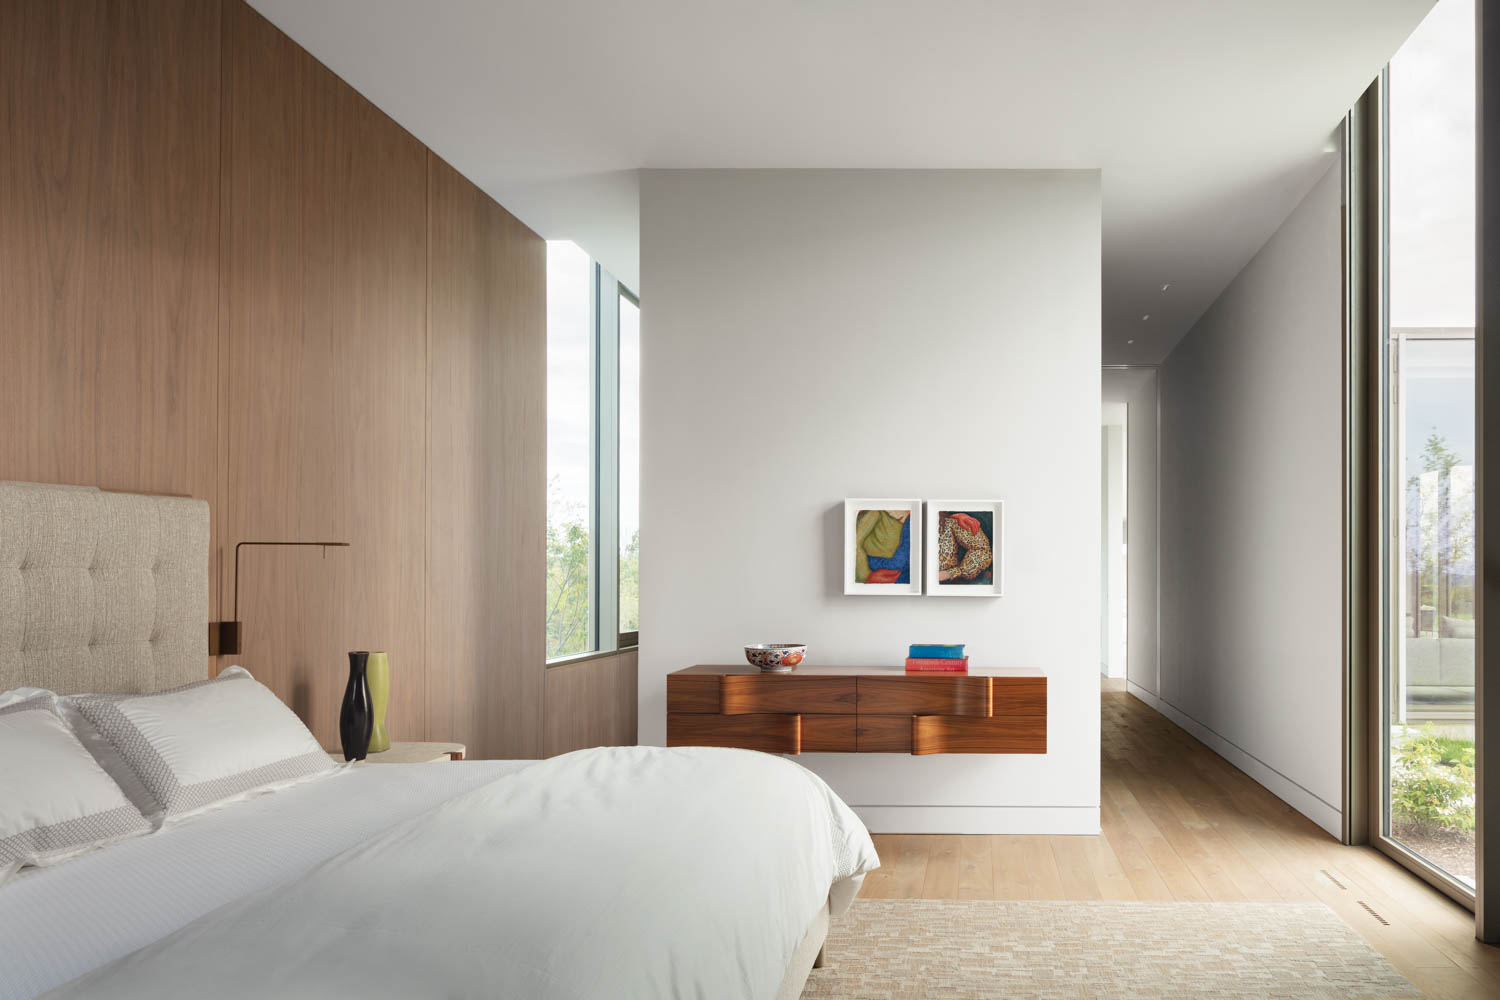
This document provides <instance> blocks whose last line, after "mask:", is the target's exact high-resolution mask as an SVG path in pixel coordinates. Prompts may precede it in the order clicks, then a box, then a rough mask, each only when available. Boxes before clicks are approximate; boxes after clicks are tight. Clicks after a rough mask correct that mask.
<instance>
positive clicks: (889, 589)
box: [844, 500, 922, 596]
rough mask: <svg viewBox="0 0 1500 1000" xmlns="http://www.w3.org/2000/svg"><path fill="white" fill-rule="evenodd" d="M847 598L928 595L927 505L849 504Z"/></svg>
mask: <svg viewBox="0 0 1500 1000" xmlns="http://www.w3.org/2000/svg"><path fill="white" fill-rule="evenodd" d="M844 593H846V594H885V595H890V596H899V595H902V594H907V595H910V594H920V593H922V501H920V500H845V501H844Z"/></svg>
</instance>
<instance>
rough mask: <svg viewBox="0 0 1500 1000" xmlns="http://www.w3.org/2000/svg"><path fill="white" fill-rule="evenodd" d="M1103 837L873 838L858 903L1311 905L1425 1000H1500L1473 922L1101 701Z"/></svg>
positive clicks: (1144, 713)
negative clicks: (1325, 910)
mask: <svg viewBox="0 0 1500 1000" xmlns="http://www.w3.org/2000/svg"><path fill="white" fill-rule="evenodd" d="M1102 714H1103V740H1102V743H1103V760H1102V776H1103V788H1102V794H1101V796H1100V806H1101V813H1102V815H1101V825H1102V826H1103V831H1104V832H1103V834H1102V835H1101V836H1098V837H1061V836H1059V837H1047V836H1033V837H999V836H923V835H908V834H879V835H876V837H875V846H876V847H877V848H878V849H879V851H880V858H881V867H880V869H878V870H877V871H875V872H872V873H871V874H870V876H869V877H868V878H867V879H866V881H865V885H864V889H863V891H862V892H861V893H860V895H861V896H866V897H870V898H885V899H891V898H914V899H1105V900H1174V899H1180V900H1300V901H1310V900H1319V901H1322V902H1324V903H1326V904H1328V906H1330V907H1332V908H1333V910H1334V911H1336V912H1337V913H1338V914H1339V916H1341V917H1343V919H1344V920H1345V921H1346V922H1347V923H1348V924H1349V925H1350V926H1351V927H1353V928H1354V929H1355V930H1356V931H1358V932H1359V933H1360V934H1361V935H1363V936H1364V938H1365V940H1367V941H1369V943H1370V944H1371V946H1372V947H1374V948H1375V949H1376V950H1378V951H1379V952H1380V953H1381V954H1383V955H1384V956H1385V957H1386V958H1387V959H1388V960H1389V961H1390V962H1391V964H1392V965H1394V966H1395V967H1396V968H1397V969H1398V970H1400V972H1401V973H1402V974H1403V975H1405V976H1406V977H1407V978H1408V979H1410V980H1411V981H1412V983H1413V984H1415V985H1416V986H1417V987H1418V988H1420V989H1421V990H1422V991H1423V993H1424V994H1426V995H1427V996H1430V997H1435V998H1456V997H1463V998H1470V997H1472V998H1476V1000H1477V998H1480V997H1489V998H1495V997H1500V949H1497V948H1494V947H1491V946H1488V945H1483V944H1480V943H1479V942H1477V941H1475V940H1474V919H1473V915H1472V914H1471V913H1470V912H1469V911H1467V910H1465V909H1464V908H1463V907H1460V906H1458V905H1456V904H1455V903H1453V902H1452V901H1450V900H1449V899H1448V898H1447V897H1445V896H1443V895H1442V894H1440V893H1438V892H1436V891H1435V890H1433V889H1431V888H1429V887H1428V886H1427V885H1426V884H1425V883H1424V882H1422V881H1420V880H1419V879H1417V878H1416V877H1414V876H1412V875H1410V874H1408V873H1407V872H1406V871H1405V870H1404V869H1402V868H1400V867H1398V866H1397V865H1396V864H1395V863H1394V862H1391V861H1389V860H1387V859H1386V858H1385V856H1384V855H1382V854H1380V853H1379V852H1377V851H1375V850H1374V849H1373V848H1369V847H1345V846H1343V845H1342V844H1340V843H1339V842H1338V841H1337V840H1335V839H1334V838H1333V837H1330V836H1329V835H1328V834H1326V833H1324V832H1323V831H1322V830H1321V829H1319V828H1318V827H1317V826H1315V825H1314V824H1313V823H1312V821H1311V820H1308V819H1306V818H1305V817H1303V816H1302V815H1301V814H1299V813H1297V812H1296V811H1295V810H1293V809H1292V808H1291V807H1290V806H1288V805H1286V804H1285V803H1284V802H1282V801H1281V800H1280V799H1278V798H1276V797H1275V796H1274V795H1272V794H1271V793H1270V792H1268V791H1266V790H1265V789H1264V788H1262V787H1261V786H1260V785H1258V784H1256V783H1255V782H1254V781H1252V780H1251V779H1250V778H1249V777H1247V776H1246V775H1245V774H1244V773H1242V772H1241V771H1239V770H1238V769H1236V768H1235V767H1234V766H1233V765H1231V764H1229V763H1228V762H1227V761H1225V760H1224V759H1223V758H1222V757H1220V756H1218V755H1217V754H1215V753H1214V752H1213V751H1212V750H1209V749H1208V748H1207V747H1205V746H1204V745H1203V744H1202V743H1199V742H1198V741H1197V740H1195V739H1194V738H1193V737H1191V736H1189V735H1188V734H1187V733H1186V732H1184V731H1183V730H1182V729H1180V728H1179V727H1178V726H1176V725H1174V724H1173V723H1171V722H1170V721H1168V720H1167V719H1166V718H1165V717H1163V716H1162V715H1160V714H1158V713H1157V712H1155V711H1153V710H1152V709H1150V708H1148V707H1146V706H1145V705H1144V704H1142V703H1141V702H1140V701H1138V700H1136V699H1135V698H1132V697H1131V696H1130V695H1128V694H1125V693H1124V692H1121V691H1105V692H1104V693H1103V710H1102Z"/></svg>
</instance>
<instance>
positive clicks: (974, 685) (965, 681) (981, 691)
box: [859, 674, 992, 717]
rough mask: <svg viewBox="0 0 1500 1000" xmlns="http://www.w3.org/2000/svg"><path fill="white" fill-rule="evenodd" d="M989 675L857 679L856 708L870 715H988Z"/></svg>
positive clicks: (911, 675)
mask: <svg viewBox="0 0 1500 1000" xmlns="http://www.w3.org/2000/svg"><path fill="white" fill-rule="evenodd" d="M991 680H992V678H989V677H967V676H964V675H962V674H958V675H954V676H936V677H934V676H927V675H925V674H908V675H906V676H904V677H861V678H859V710H860V712H861V713H866V712H868V713H869V714H871V715H971V716H978V717H984V716H988V715H989V714H990V683H991Z"/></svg>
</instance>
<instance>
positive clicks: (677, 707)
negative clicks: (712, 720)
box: [667, 673, 719, 712]
mask: <svg viewBox="0 0 1500 1000" xmlns="http://www.w3.org/2000/svg"><path fill="white" fill-rule="evenodd" d="M667 711H668V712H718V711H719V678H717V677H712V676H703V675H697V674H684V673H675V674H668V675H667Z"/></svg>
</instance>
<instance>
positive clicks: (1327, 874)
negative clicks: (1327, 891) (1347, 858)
mask: <svg viewBox="0 0 1500 1000" xmlns="http://www.w3.org/2000/svg"><path fill="white" fill-rule="evenodd" d="M1320 871H1322V872H1323V877H1324V878H1326V879H1327V880H1328V881H1330V882H1332V883H1333V884H1334V885H1336V886H1338V887H1339V888H1340V889H1347V888H1349V887H1348V886H1347V885H1345V884H1344V883H1342V882H1340V881H1339V880H1338V879H1336V878H1334V877H1333V873H1332V872H1330V871H1329V870H1328V869H1327V868H1323V869H1320Z"/></svg>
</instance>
